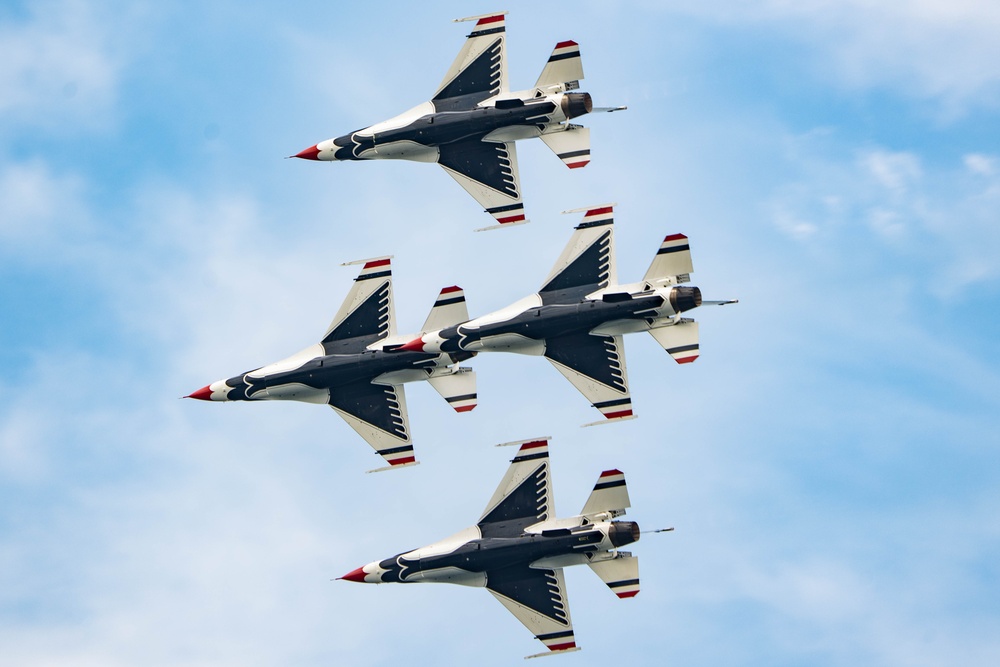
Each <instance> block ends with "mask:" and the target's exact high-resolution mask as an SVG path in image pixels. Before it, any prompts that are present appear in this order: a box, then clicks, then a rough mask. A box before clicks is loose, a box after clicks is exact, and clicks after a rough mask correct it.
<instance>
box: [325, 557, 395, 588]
mask: <svg viewBox="0 0 1000 667" xmlns="http://www.w3.org/2000/svg"><path fill="white" fill-rule="evenodd" d="M384 573H385V570H384V569H382V568H381V567H380V566H379V562H378V561H374V562H372V563H368V564H367V565H364V566H362V567H359V568H357V569H356V570H351V571H350V572H348V573H347V574H345V575H344V576H342V577H337V579H343V580H344V581H355V582H357V583H359V584H381V583H382V575H383V574H384Z"/></svg>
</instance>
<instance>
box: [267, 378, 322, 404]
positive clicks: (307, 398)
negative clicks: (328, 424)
mask: <svg viewBox="0 0 1000 667" xmlns="http://www.w3.org/2000/svg"><path fill="white" fill-rule="evenodd" d="M254 398H264V399H269V400H278V401H302V402H304V403H318V404H325V403H326V402H327V401H329V400H330V390H329V389H317V388H315V387H310V386H307V385H304V384H301V383H298V382H289V383H287V384H279V385H268V386H266V387H265V388H264V391H262V392H260V393H259V394H257V395H255V396H254Z"/></svg>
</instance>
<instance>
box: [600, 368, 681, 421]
mask: <svg viewBox="0 0 1000 667" xmlns="http://www.w3.org/2000/svg"><path fill="white" fill-rule="evenodd" d="M680 363H684V362H683V361H681V362H680ZM631 414H632V410H622V411H621V412H606V413H605V414H604V416H605V417H607V418H608V419H618V418H619V417H628V416H630V415H631Z"/></svg>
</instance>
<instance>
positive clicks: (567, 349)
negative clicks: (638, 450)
mask: <svg viewBox="0 0 1000 667" xmlns="http://www.w3.org/2000/svg"><path fill="white" fill-rule="evenodd" d="M622 346H623V340H622V336H621V335H617V336H592V335H590V334H574V335H572V336H560V337H557V338H550V339H549V340H547V341H546V343H545V358H546V359H548V360H549V361H550V362H552V365H553V366H555V367H556V370H558V371H559V372H560V373H562V374H563V376H564V377H565V378H566V379H567V380H569V381H570V382H571V383H572V384H573V386H574V387H576V388H577V389H578V390H579V391H580V393H581V394H583V395H584V396H586V398H587V400H588V401H590V402H591V404H592V405H593V406H594V407H595V408H597V409H598V410H600V411H601V414H603V415H604V417H605V418H607V419H631V418H632V417H633V414H632V397H631V396H630V395H629V391H628V371H627V370H626V368H625V355H624V352H623V350H624V348H623V347H622Z"/></svg>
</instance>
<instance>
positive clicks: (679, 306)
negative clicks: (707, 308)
mask: <svg viewBox="0 0 1000 667" xmlns="http://www.w3.org/2000/svg"><path fill="white" fill-rule="evenodd" d="M700 305H701V290H700V289H698V288H697V287H675V288H673V289H672V290H670V307H671V308H673V309H674V312H675V313H683V312H684V311H686V310H694V309H695V308H697V307H698V306H700Z"/></svg>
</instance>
